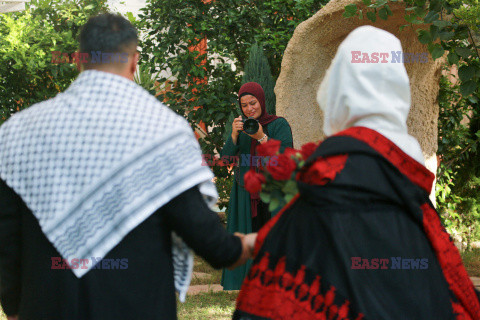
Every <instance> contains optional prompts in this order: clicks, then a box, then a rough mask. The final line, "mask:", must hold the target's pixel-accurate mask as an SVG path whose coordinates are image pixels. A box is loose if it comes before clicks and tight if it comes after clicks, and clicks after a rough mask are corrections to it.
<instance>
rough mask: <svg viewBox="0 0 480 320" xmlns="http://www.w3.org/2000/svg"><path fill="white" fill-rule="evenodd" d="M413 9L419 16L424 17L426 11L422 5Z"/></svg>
mask: <svg viewBox="0 0 480 320" xmlns="http://www.w3.org/2000/svg"><path fill="white" fill-rule="evenodd" d="M414 11H415V13H416V14H417V16H418V17H420V18H423V17H425V15H426V14H427V11H426V10H425V9H423V8H422V7H416V8H415V10H414Z"/></svg>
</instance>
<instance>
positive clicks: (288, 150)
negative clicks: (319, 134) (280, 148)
mask: <svg viewBox="0 0 480 320" xmlns="http://www.w3.org/2000/svg"><path fill="white" fill-rule="evenodd" d="M297 153H300V150H297V149H293V148H285V151H284V152H283V154H284V155H286V156H287V157H289V158H291V157H292V156H294V157H295V156H296V155H297Z"/></svg>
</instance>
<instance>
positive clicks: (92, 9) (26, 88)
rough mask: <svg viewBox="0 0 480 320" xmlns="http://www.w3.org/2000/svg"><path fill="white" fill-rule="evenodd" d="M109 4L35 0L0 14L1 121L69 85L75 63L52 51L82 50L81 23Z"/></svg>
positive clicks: (103, 1)
mask: <svg viewBox="0 0 480 320" xmlns="http://www.w3.org/2000/svg"><path fill="white" fill-rule="evenodd" d="M106 9H107V6H106V0H101V1H93V0H88V1H62V0H53V1H50V0H49V1H47V0H32V1H30V2H28V3H27V8H26V10H25V11H21V12H12V13H5V14H0V124H1V123H2V122H4V121H5V120H6V119H7V118H8V117H9V116H10V115H11V114H12V113H14V112H17V111H19V110H22V109H24V108H26V107H28V106H30V105H32V104H34V103H36V102H39V101H43V100H45V99H48V98H51V97H53V96H55V95H56V94H57V93H59V92H61V91H63V90H65V89H66V88H67V87H68V86H69V85H70V83H71V82H72V81H73V80H74V79H75V77H76V76H77V75H78V71H77V69H76V67H75V65H74V64H72V63H58V64H55V63H52V51H58V52H62V53H66V54H69V55H70V54H71V53H73V52H75V51H76V50H78V42H77V35H78V33H79V31H80V28H81V26H82V25H83V24H85V22H86V21H87V20H88V18H89V17H90V16H92V15H96V14H97V13H99V12H103V11H106ZM65 61H66V60H65Z"/></svg>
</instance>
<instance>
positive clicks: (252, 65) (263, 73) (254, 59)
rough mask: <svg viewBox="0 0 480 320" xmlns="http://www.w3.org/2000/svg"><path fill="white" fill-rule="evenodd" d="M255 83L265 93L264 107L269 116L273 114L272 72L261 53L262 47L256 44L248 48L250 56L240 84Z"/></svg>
mask: <svg viewBox="0 0 480 320" xmlns="http://www.w3.org/2000/svg"><path fill="white" fill-rule="evenodd" d="M247 82H257V83H258V84H260V85H261V86H262V88H263V91H264V92H265V105H266V109H267V112H268V113H269V114H275V103H276V101H275V92H274V91H273V89H274V88H275V83H274V82H273V77H272V72H271V71H270V65H269V64H268V60H267V57H265V55H264V53H263V46H261V45H258V44H257V43H255V44H253V45H252V47H251V48H250V55H249V57H248V61H247V64H246V65H245V72H244V74H243V79H242V83H247Z"/></svg>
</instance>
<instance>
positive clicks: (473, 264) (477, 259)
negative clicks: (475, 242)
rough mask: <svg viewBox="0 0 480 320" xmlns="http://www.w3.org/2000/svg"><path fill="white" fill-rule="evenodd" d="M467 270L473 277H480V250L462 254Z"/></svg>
mask: <svg viewBox="0 0 480 320" xmlns="http://www.w3.org/2000/svg"><path fill="white" fill-rule="evenodd" d="M462 259H463V263H464V264H465V269H467V272H468V274H469V275H470V276H471V277H480V248H477V249H473V250H472V251H469V252H463V253H462Z"/></svg>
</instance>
